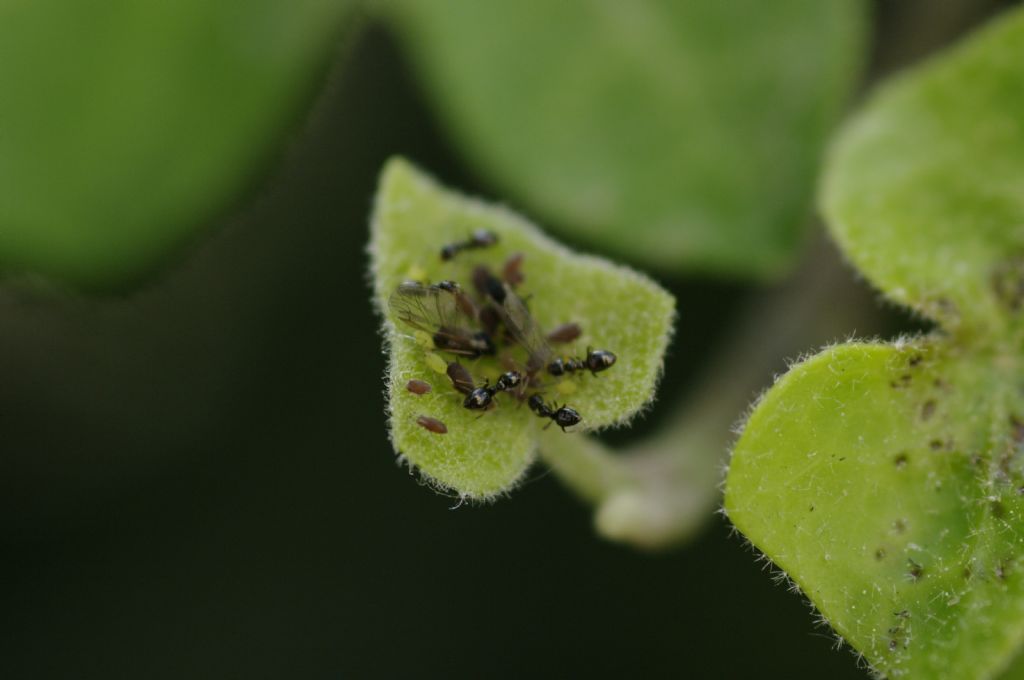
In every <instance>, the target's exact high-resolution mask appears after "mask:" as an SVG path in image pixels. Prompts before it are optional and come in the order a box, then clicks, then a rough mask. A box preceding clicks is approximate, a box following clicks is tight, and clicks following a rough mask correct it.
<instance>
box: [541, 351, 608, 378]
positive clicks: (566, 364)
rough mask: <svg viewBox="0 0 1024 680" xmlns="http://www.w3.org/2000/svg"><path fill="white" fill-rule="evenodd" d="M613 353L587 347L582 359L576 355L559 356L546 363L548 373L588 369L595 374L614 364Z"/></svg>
mask: <svg viewBox="0 0 1024 680" xmlns="http://www.w3.org/2000/svg"><path fill="white" fill-rule="evenodd" d="M617 358H618V357H616V356H615V355H614V354H612V353H611V352H609V351H608V350H604V349H591V348H590V347H588V348H587V356H585V357H583V358H582V359H580V358H578V357H559V358H557V359H555V360H554V361H552V362H551V363H549V364H548V373H550V374H551V375H554V376H560V375H565V374H566V373H575V372H577V371H584V370H586V371H590V373H591V375H597V374H598V373H600V372H601V371H606V370H608V369H609V368H611V367H612V366H614V365H615V360H616V359H617Z"/></svg>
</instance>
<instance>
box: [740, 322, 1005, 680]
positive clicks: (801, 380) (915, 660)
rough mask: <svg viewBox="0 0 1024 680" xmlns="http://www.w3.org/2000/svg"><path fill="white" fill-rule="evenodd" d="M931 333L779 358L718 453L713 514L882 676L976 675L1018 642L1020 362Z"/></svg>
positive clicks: (993, 668) (985, 673)
mask: <svg viewBox="0 0 1024 680" xmlns="http://www.w3.org/2000/svg"><path fill="white" fill-rule="evenodd" d="M1021 368H1022V367H1021V366H1020V364H1019V362H1018V361H1016V360H1014V361H1007V359H1006V358H1005V357H1003V358H1000V357H993V356H977V355H973V354H969V353H961V352H958V351H955V350H953V349H951V348H950V347H949V346H948V344H947V343H944V342H941V341H935V340H920V341H916V342H914V343H909V344H902V343H901V344H897V345H882V344H870V345H860V344H853V345H844V346H840V347H836V348H834V349H830V350H827V351H825V352H823V353H822V354H819V355H818V356H816V357H814V358H813V359H811V360H810V361H807V362H805V363H803V364H800V365H798V366H797V367H795V368H794V369H792V370H791V371H790V372H789V373H788V374H787V375H786V376H785V377H784V378H783V379H782V380H780V382H779V383H778V384H777V385H776V386H775V387H774V388H772V390H771V391H770V392H768V394H767V395H766V396H765V397H764V399H763V400H762V401H761V403H760V404H759V405H758V407H757V409H756V410H755V411H754V413H753V415H752V416H751V417H750V420H749V421H748V423H747V425H746V428H745V432H744V435H743V436H742V438H741V439H740V441H739V443H738V444H737V446H736V449H735V451H734V454H733V459H732V463H731V466H730V470H729V478H728V484H727V486H726V496H725V508H726V511H727V513H728V515H729V518H730V519H731V520H732V522H733V523H734V524H735V525H736V527H737V528H738V529H739V530H740V531H742V532H743V534H744V535H746V536H747V537H748V538H749V539H750V540H751V541H753V542H754V544H755V545H756V546H757V547H758V548H759V549H760V550H762V551H763V552H764V553H765V555H767V556H768V557H769V558H770V559H771V560H772V561H773V562H774V563H775V564H776V565H778V566H779V567H780V568H782V569H783V570H784V571H785V572H786V573H787V574H788V575H789V576H790V578H792V579H793V580H794V581H795V582H796V583H797V584H798V585H799V586H800V588H801V589H802V590H803V592H804V593H805V594H806V595H807V596H808V597H809V598H810V599H811V601H812V602H813V603H814V604H815V606H816V607H817V608H818V610H819V611H820V612H821V613H822V615H823V616H824V617H825V619H826V620H827V621H828V622H829V623H830V625H832V627H833V628H835V630H836V631H837V632H838V633H839V634H840V635H841V636H842V637H843V638H844V639H845V640H846V641H847V642H849V643H850V644H852V645H853V646H854V647H855V648H857V649H858V650H859V651H860V652H862V653H863V654H864V655H865V656H866V657H867V658H868V660H869V661H870V662H871V663H872V664H873V666H874V667H875V668H876V669H877V670H879V671H881V672H882V673H884V674H886V675H889V676H891V677H904V676H905V677H920V678H978V677H990V676H991V675H993V674H994V673H996V672H998V671H999V670H1000V669H1001V668H1002V667H1003V666H1005V665H1006V664H1007V663H1008V662H1009V661H1010V659H1011V657H1012V656H1013V654H1014V652H1015V650H1016V649H1017V647H1018V645H1019V644H1020V643H1021V641H1022V640H1024V561H1022V556H1024V514H1022V513H1024V496H1022V493H1024V398H1022V396H1021V391H1020V389H1021V387H1022V386H1024V373H1022V370H1021Z"/></svg>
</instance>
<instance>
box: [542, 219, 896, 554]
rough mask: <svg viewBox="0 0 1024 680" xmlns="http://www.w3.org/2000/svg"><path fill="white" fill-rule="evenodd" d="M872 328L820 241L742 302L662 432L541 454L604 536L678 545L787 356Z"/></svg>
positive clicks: (868, 306) (869, 308)
mask: <svg viewBox="0 0 1024 680" xmlns="http://www.w3.org/2000/svg"><path fill="white" fill-rule="evenodd" d="M865 325H867V326H869V327H868V328H865ZM878 329H879V315H878V312H877V305H876V304H875V303H874V301H873V299H872V297H871V295H870V294H868V292H867V291H865V290H864V288H863V287H862V286H858V285H857V284H856V283H855V282H854V280H853V276H852V275H851V273H850V272H849V271H848V270H847V268H846V267H845V266H843V264H842V263H841V262H840V261H839V257H838V255H837V253H836V251H835V249H834V248H833V247H832V246H831V244H829V243H827V242H826V240H825V238H824V236H823V235H819V236H818V237H817V238H816V239H815V242H814V244H813V245H812V246H811V247H809V248H808V249H807V250H806V255H805V258H804V260H803V262H802V265H801V267H800V268H799V269H798V271H797V272H796V274H795V275H794V276H793V277H792V278H790V279H789V280H788V281H786V282H785V283H784V284H782V285H780V286H777V287H775V288H773V289H771V290H767V291H765V292H763V293H761V294H759V295H758V296H756V298H755V299H754V300H753V301H752V302H751V303H750V304H749V305H748V306H747V308H746V310H745V312H744V313H743V314H742V315H741V318H740V320H739V323H738V324H737V328H736V330H735V331H734V332H733V334H732V337H731V340H730V341H729V342H728V343H727V344H726V346H725V347H724V348H723V350H722V351H721V352H720V353H719V354H718V357H717V358H716V359H715V360H714V361H713V362H712V364H711V365H710V367H709V370H708V371H707V372H706V375H705V376H704V378H703V379H702V380H700V381H699V385H700V387H699V389H697V390H696V391H695V392H694V393H693V394H692V395H689V398H684V399H681V400H679V401H678V402H677V403H676V405H674V406H673V407H672V409H673V411H672V413H671V415H670V416H669V418H668V423H669V425H668V426H667V428H666V429H663V430H662V431H660V432H658V433H656V434H655V435H653V436H651V437H650V438H648V439H647V440H645V441H642V442H640V443H638V444H636V445H633V446H629V447H627V448H626V449H625V450H622V451H619V452H617V453H615V452H612V451H611V450H610V449H609V448H608V447H606V446H604V445H603V444H601V443H600V442H598V441H597V440H596V439H594V438H586V437H566V436H565V435H563V434H562V433H561V432H554V431H551V432H548V433H546V434H545V436H544V437H543V438H542V440H541V456H542V457H543V458H544V460H545V462H546V463H547V464H548V465H549V466H550V467H551V468H552V469H553V470H554V471H555V473H556V474H557V475H558V476H559V477H560V478H561V479H562V480H563V481H564V482H565V483H566V484H567V485H568V486H569V487H571V488H572V489H573V490H574V491H575V492H576V493H577V494H578V495H580V496H581V497H583V498H584V499H585V500H588V501H590V502H592V503H594V505H595V506H596V517H595V524H596V526H597V530H598V531H599V532H600V533H601V534H603V535H604V536H606V537H607V538H610V539H613V540H617V541H622V542H624V543H629V544H632V545H634V546H637V547H641V548H648V549H654V548H659V547H664V546H668V545H672V544H675V543H678V542H681V541H684V540H686V539H687V538H689V537H691V536H692V535H693V534H694V533H695V532H696V531H697V530H698V529H700V528H701V527H702V526H703V525H704V523H705V521H706V520H707V519H708V518H709V517H710V516H711V515H712V513H713V510H714V507H715V505H716V504H717V500H718V496H719V491H718V486H719V484H718V482H719V479H720V474H721V470H722V469H723V468H724V466H725V461H726V455H727V451H728V448H729V445H730V441H731V439H732V434H731V432H732V426H733V424H734V423H736V421H737V418H739V417H740V415H741V414H742V413H743V412H744V411H745V410H746V409H747V408H748V406H749V404H750V403H751V400H752V399H753V398H754V397H755V396H756V395H757V394H758V393H759V392H760V391H761V390H763V389H764V388H765V387H766V386H768V385H770V383H771V378H772V376H773V374H775V373H777V372H778V371H780V370H783V369H784V367H785V364H784V363H783V360H784V358H786V357H793V356H796V355H798V354H800V353H802V352H806V351H808V350H809V349H813V348H816V347H818V346H820V345H821V344H823V343H825V342H829V341H832V340H834V339H835V338H836V337H840V336H847V335H850V334H851V333H855V332H858V331H861V332H863V331H865V330H866V331H868V332H869V334H870V332H872V331H877V330H878Z"/></svg>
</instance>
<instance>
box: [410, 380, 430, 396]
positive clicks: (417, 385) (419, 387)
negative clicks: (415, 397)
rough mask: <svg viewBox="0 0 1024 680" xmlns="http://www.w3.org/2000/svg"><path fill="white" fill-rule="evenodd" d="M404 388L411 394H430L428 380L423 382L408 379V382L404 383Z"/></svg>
mask: <svg viewBox="0 0 1024 680" xmlns="http://www.w3.org/2000/svg"><path fill="white" fill-rule="evenodd" d="M405 389H407V390H409V391H410V392H412V393H413V394H419V395H422V394H430V390H431V389H432V388H431V387H430V383H428V382H424V381H422V380H410V381H409V382H407V383H405Z"/></svg>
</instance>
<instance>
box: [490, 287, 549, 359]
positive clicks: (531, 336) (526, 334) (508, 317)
mask: <svg viewBox="0 0 1024 680" xmlns="http://www.w3.org/2000/svg"><path fill="white" fill-rule="evenodd" d="M503 288H504V300H502V301H501V305H500V306H499V307H498V314H499V315H501V321H502V323H504V324H505V328H506V329H508V332H509V333H511V334H512V337H513V338H515V339H516V342H518V343H519V344H520V345H521V346H522V347H523V349H525V350H526V353H527V354H528V355H529V360H528V361H527V364H526V368H527V370H528V371H529V372H530V373H536V372H537V371H539V370H541V369H543V368H544V367H545V366H547V365H548V363H550V362H551V360H552V359H554V357H555V353H554V351H553V350H552V349H551V346H550V345H549V344H548V341H547V340H546V339H545V338H544V334H543V333H542V332H541V330H540V326H538V325H537V322H535V321H534V320H533V316H531V315H530V310H528V309H527V308H526V303H524V302H523V300H522V299H521V298H520V297H519V296H518V295H516V294H515V293H514V292H513V291H512V288H511V287H510V286H509V285H508V284H504V285H503ZM492 298H493V296H492Z"/></svg>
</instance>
